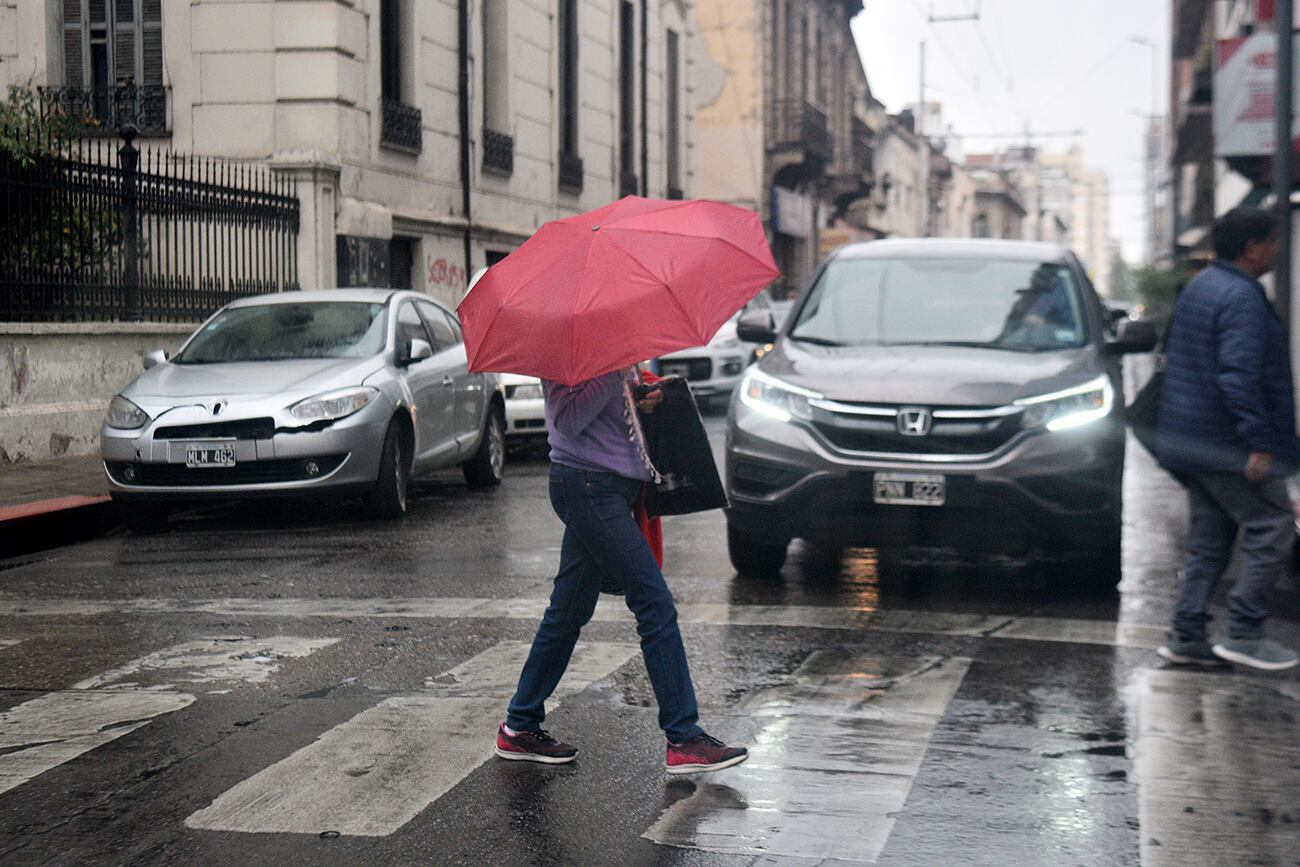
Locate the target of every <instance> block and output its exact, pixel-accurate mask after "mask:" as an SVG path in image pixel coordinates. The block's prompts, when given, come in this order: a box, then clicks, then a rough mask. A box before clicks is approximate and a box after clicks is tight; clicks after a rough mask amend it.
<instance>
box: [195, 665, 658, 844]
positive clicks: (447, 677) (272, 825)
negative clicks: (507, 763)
mask: <svg viewBox="0 0 1300 867" xmlns="http://www.w3.org/2000/svg"><path fill="white" fill-rule="evenodd" d="M528 647H529V645H528V644H527V643H524V642H501V643H500V644H497V645H495V646H493V647H491V648H489V649H488V650H486V651H484V652H483V653H481V654H479V655H478V656H476V657H473V658H472V659H470V660H468V661H467V662H465V663H463V664H461V665H459V666H457V667H456V668H453V669H452V670H451V671H448V672H446V673H444V674H442V675H440V676H438V677H436V678H432V679H431V680H432V684H433V685H432V686H431V687H430V688H429V694H427V695H411V696H399V697H396V698H390V699H387V700H386V701H383V702H381V703H380V704H378V705H377V706H375V707H373V708H370V709H369V710H366V711H363V712H362V713H360V714H358V715H357V716H355V717H353V718H352V719H350V720H348V721H347V722H344V723H342V724H340V725H338V726H335V727H334V728H332V729H330V730H329V731H327V732H325V733H324V734H322V735H321V736H320V737H318V738H317V739H316V740H315V741H314V742H312V743H311V744H309V745H307V746H305V747H303V748H302V749H300V750H298V751H297V752H295V753H293V754H292V755H290V756H288V757H286V758H285V759H282V760H281V761H279V762H277V763H276V764H274V765H271V766H270V767H268V768H266V769H265V770H263V771H261V772H260V773H258V774H256V775H254V776H252V777H250V778H248V779H247V780H244V781H243V782H241V783H239V784H238V785H236V786H235V787H234V788H232V789H230V790H229V791H227V792H226V793H225V794H223V795H221V796H220V797H218V798H217V799H216V800H215V801H213V802H212V804H211V806H209V807H206V808H205V809H203V810H200V811H199V812H197V813H195V814H194V815H192V816H190V817H189V818H188V819H187V820H186V821H185V824H186V825H187V826H189V827H191V828H200V829H206V830H213V831H239V832H245V833H265V832H281V833H296V834H319V833H321V832H322V831H338V832H339V833H341V834H350V835H360V836H372V837H373V836H385V835H388V834H391V833H393V832H394V831H396V830H397V829H399V828H401V827H402V826H403V825H405V824H406V823H407V822H409V821H411V819H413V818H415V817H416V816H417V815H419V813H420V812H421V811H422V810H424V809H425V808H426V807H428V806H429V805H430V804H432V803H433V802H434V801H436V800H437V799H438V798H440V797H442V795H443V794H445V793H446V792H448V791H450V790H451V789H452V787H454V786H455V785H456V784H457V783H459V782H460V781H461V780H463V779H464V778H465V777H467V776H468V775H469V774H470V773H471V772H472V771H473V770H474V769H475V768H477V767H479V765H481V764H483V762H485V761H487V760H488V759H489V758H490V757H491V755H492V737H493V731H494V730H495V729H496V726H497V723H498V722H499V721H500V719H501V717H502V715H503V714H504V712H505V704H506V700H507V698H508V697H509V695H510V694H511V692H512V691H513V689H514V686H515V682H516V681H517V679H518V677H519V672H520V670H521V668H522V667H523V663H524V659H525V657H526V656H527V653H528ZM638 652H639V651H638V648H637V645H635V644H625V643H608V642H580V643H579V644H578V647H577V650H576V651H575V652H574V656H573V662H572V664H571V665H570V666H569V669H568V671H567V673H566V674H565V677H564V680H562V681H561V682H560V687H559V689H558V690H557V691H556V697H557V698H558V697H560V696H563V695H570V694H573V693H576V692H579V691H581V690H583V689H585V688H586V687H588V686H589V685H591V683H593V682H594V681H596V680H599V679H601V678H604V677H606V676H608V675H609V674H611V673H613V672H614V671H616V670H617V669H618V668H619V667H620V666H622V665H623V664H624V663H625V662H627V661H628V660H629V659H631V658H632V657H633V656H635V655H637V653H638ZM550 705H551V706H552V707H553V706H554V700H552V702H551V703H550Z"/></svg>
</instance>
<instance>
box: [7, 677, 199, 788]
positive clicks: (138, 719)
mask: <svg viewBox="0 0 1300 867" xmlns="http://www.w3.org/2000/svg"><path fill="white" fill-rule="evenodd" d="M193 701H194V696H192V695H186V694H184V693H175V692H154V691H146V690H114V691H112V692H95V691H75V692H53V693H49V694H48V695H43V696H41V697H40V698H36V699H32V700H31V701H28V702H24V703H23V704H20V705H18V706H17V707H14V708H11V709H10V710H7V711H5V712H4V713H2V714H0V750H3V751H4V752H3V754H2V755H0V792H7V791H9V790H10V789H12V788H14V787H15V786H20V785H22V784H23V783H25V782H27V781H28V780H30V779H31V778H32V777H35V776H37V775H38V774H43V773H45V772H46V771H48V770H50V769H51V768H53V767H56V766H58V765H61V764H63V763H64V762H67V761H70V760H72V759H75V758H76V757H77V756H79V755H81V754H82V753H84V752H88V751H89V750H93V749H94V748H95V747H98V746H102V745H104V744H106V743H108V742H109V741H112V740H116V739H117V738H120V737H122V736H123V735H125V734H129V733H131V732H133V731H135V730H136V729H138V728H140V727H141V726H144V725H147V724H148V723H149V721H150V720H151V719H153V718H154V717H156V716H161V715H162V714H165V713H171V712H172V711H175V710H180V709H181V708H183V707H185V706H186V705H188V704H190V703H192V702H193Z"/></svg>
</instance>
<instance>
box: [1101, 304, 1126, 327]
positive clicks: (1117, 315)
mask: <svg viewBox="0 0 1300 867" xmlns="http://www.w3.org/2000/svg"><path fill="white" fill-rule="evenodd" d="M1106 313H1107V315H1109V316H1110V322H1111V324H1112V325H1118V324H1119V323H1121V322H1123V321H1124V320H1125V319H1128V317H1129V312H1128V311H1127V310H1125V309H1124V308H1123V307H1107V308H1106Z"/></svg>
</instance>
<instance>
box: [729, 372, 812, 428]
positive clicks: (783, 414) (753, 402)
mask: <svg viewBox="0 0 1300 867" xmlns="http://www.w3.org/2000/svg"><path fill="white" fill-rule="evenodd" d="M821 397H822V395H821V394H820V393H818V392H815V391H810V390H808V389H806V388H800V387H799V386H797V385H791V384H790V383H788V382H782V381H781V380H779V379H777V378H776V377H774V376H768V375H767V374H766V373H763V372H762V371H761V370H756V369H755V370H750V372H749V373H748V374H746V375H745V379H744V381H743V382H741V383H740V402H741V403H743V404H744V405H745V406H747V407H749V408H750V409H752V410H754V411H756V412H761V413H762V414H763V415H766V416H768V417H769V418H774V419H776V420H777V421H790V420H791V419H799V420H800V421H808V420H809V419H811V418H812V407H811V406H809V404H808V401H810V400H819V399H820V398H821Z"/></svg>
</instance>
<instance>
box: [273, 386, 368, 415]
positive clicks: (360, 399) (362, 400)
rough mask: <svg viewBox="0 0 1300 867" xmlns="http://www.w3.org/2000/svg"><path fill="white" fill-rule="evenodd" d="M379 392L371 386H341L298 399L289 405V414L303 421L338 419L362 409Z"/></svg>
mask: <svg viewBox="0 0 1300 867" xmlns="http://www.w3.org/2000/svg"><path fill="white" fill-rule="evenodd" d="M378 394H379V389H376V388H370V387H369V386H361V387H360V388H340V389H339V390H337V391H327V392H325V393H324V394H317V395H313V396H312V397H309V398H307V399H305V400H300V401H298V402H297V403H295V404H294V405H293V406H291V407H289V414H290V415H291V416H293V417H294V418H296V419H301V420H302V421H338V420H339V419H341V418H347V417H348V416H350V415H352V414H353V413H354V412H357V411H359V410H361V409H362V408H363V407H365V406H366V404H368V403H370V401H372V400H374V399H375V397H376V396H378Z"/></svg>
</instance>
